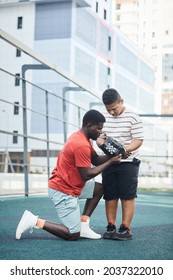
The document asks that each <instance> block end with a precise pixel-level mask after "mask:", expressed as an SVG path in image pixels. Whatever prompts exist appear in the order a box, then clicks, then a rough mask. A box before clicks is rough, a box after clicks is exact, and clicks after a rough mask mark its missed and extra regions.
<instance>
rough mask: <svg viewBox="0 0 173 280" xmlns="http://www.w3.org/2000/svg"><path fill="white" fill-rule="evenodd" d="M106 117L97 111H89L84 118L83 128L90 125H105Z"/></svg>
mask: <svg viewBox="0 0 173 280" xmlns="http://www.w3.org/2000/svg"><path fill="white" fill-rule="evenodd" d="M105 121H106V120H105V117H104V116H103V115H102V114H101V113H100V112H99V111H97V110H89V111H88V112H86V113H85V115H84V116H83V124H82V125H83V126H86V125H87V124H88V123H92V124H99V123H104V122H105Z"/></svg>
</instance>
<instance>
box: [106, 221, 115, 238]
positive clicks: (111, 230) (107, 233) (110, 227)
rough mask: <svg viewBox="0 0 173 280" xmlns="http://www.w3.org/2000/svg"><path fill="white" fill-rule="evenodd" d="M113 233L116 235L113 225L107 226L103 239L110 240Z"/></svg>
mask: <svg viewBox="0 0 173 280" xmlns="http://www.w3.org/2000/svg"><path fill="white" fill-rule="evenodd" d="M114 233H116V226H115V225H113V224H108V225H107V231H106V232H105V233H104V234H103V239H112V236H113V234H114Z"/></svg>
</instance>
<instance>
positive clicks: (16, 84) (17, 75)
mask: <svg viewBox="0 0 173 280" xmlns="http://www.w3.org/2000/svg"><path fill="white" fill-rule="evenodd" d="M19 78H20V74H16V77H15V86H20V79H19Z"/></svg>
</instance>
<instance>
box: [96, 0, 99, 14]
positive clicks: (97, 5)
mask: <svg viewBox="0 0 173 280" xmlns="http://www.w3.org/2000/svg"><path fill="white" fill-rule="evenodd" d="M98 11H99V3H98V2H96V13H98Z"/></svg>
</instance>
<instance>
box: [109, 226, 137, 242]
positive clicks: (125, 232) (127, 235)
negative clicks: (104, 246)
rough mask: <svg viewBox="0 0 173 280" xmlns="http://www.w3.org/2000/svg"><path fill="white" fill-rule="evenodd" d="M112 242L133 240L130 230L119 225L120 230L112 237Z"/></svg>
mask: <svg viewBox="0 0 173 280" xmlns="http://www.w3.org/2000/svg"><path fill="white" fill-rule="evenodd" d="M112 239H114V240H131V239H133V236H132V233H131V231H130V229H129V228H128V227H126V226H124V225H123V224H122V225H120V228H119V230H118V232H117V233H115V234H114V235H113V236H112Z"/></svg>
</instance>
